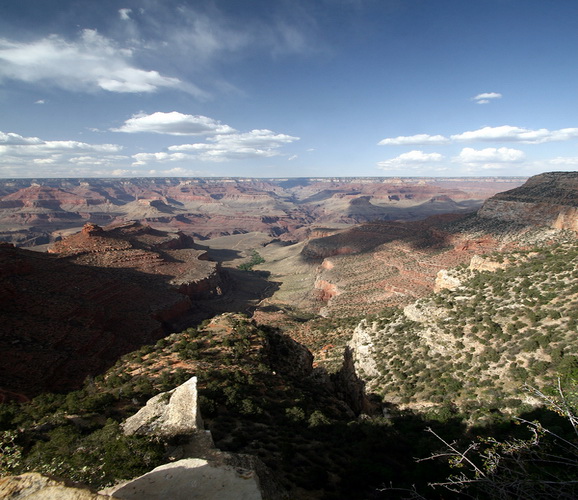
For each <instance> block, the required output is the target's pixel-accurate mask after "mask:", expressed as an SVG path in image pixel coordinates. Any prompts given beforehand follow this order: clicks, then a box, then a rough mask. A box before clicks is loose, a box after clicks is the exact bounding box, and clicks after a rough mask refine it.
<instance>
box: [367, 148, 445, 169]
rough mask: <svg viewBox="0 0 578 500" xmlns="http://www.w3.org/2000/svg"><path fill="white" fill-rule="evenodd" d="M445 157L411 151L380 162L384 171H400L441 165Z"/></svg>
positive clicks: (379, 164) (379, 165)
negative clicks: (436, 164)
mask: <svg viewBox="0 0 578 500" xmlns="http://www.w3.org/2000/svg"><path fill="white" fill-rule="evenodd" d="M442 159H443V156H442V155H441V154H439V153H424V152H423V151H418V150H414V151H409V152H407V153H403V154H400V155H399V156H397V157H395V158H391V159H390V160H384V161H380V162H378V164H377V166H378V167H379V168H381V169H382V170H399V169H401V168H412V167H423V166H426V165H428V164H431V163H439V162H440V161H441V160H442Z"/></svg>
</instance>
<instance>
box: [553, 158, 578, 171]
mask: <svg viewBox="0 0 578 500" xmlns="http://www.w3.org/2000/svg"><path fill="white" fill-rule="evenodd" d="M548 163H549V164H550V165H553V166H562V167H572V168H575V169H578V156H574V157H572V156H566V157H563V156H558V157H556V158H552V159H550V160H548Z"/></svg>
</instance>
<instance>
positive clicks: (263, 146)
mask: <svg viewBox="0 0 578 500" xmlns="http://www.w3.org/2000/svg"><path fill="white" fill-rule="evenodd" d="M207 140H208V141H209V142H206V143H195V144H182V145H179V146H171V147H169V148H168V149H169V150H170V151H186V152H190V153H193V154H195V155H196V157H197V158H198V159H200V160H204V161H225V160H233V159H246V158H269V157H272V156H278V155H280V154H281V153H280V152H279V151H278V149H279V148H280V147H281V146H283V145H284V144H290V143H292V142H294V141H298V140H299V137H293V136H290V135H287V134H276V133H275V132H272V131H271V130H267V129H263V130H252V131H251V132H245V133H239V134H227V135H223V134H219V135H216V136H214V137H211V138H209V139H207Z"/></svg>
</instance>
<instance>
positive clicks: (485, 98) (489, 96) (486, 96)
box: [472, 92, 502, 104]
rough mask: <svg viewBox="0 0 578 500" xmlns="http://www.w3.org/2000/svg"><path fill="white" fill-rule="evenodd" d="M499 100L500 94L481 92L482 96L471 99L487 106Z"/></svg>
mask: <svg viewBox="0 0 578 500" xmlns="http://www.w3.org/2000/svg"><path fill="white" fill-rule="evenodd" d="M501 98H502V94H500V93H498V92H483V93H482V94H478V95H477V96H474V97H472V100H473V101H475V102H477V103H478V104H488V103H489V102H490V101H493V100H495V99H501Z"/></svg>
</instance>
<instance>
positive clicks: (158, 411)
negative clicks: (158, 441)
mask: <svg viewBox="0 0 578 500" xmlns="http://www.w3.org/2000/svg"><path fill="white" fill-rule="evenodd" d="M122 427H123V431H124V433H125V434H126V435H129V436H130V435H132V434H145V435H154V436H160V437H172V436H178V435H190V434H195V433H197V432H198V431H201V430H203V420H202V418H201V413H200V411H199V408H198V404H197V377H191V378H190V379H189V380H187V381H186V382H185V383H184V384H182V385H180V386H179V387H177V388H176V389H173V390H172V391H168V392H161V393H160V394H157V395H156V396H154V397H153V398H151V399H149V400H148V401H147V404H146V405H145V406H144V407H143V408H141V409H140V410H139V411H138V412H137V413H136V414H134V415H133V416H132V417H129V418H127V419H126V421H125V422H124V423H123V424H122Z"/></svg>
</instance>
